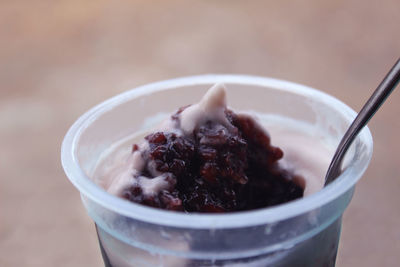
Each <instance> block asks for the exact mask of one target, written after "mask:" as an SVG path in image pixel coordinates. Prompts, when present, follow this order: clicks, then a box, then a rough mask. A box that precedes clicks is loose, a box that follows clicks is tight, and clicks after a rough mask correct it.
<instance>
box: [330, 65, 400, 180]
mask: <svg viewBox="0 0 400 267" xmlns="http://www.w3.org/2000/svg"><path fill="white" fill-rule="evenodd" d="M399 80H400V58H399V59H398V60H397V62H396V64H394V66H393V67H392V69H391V70H390V71H389V73H388V74H387V75H386V77H385V78H384V79H383V81H382V82H381V84H379V86H378V88H376V90H375V91H374V93H373V94H372V96H371V97H370V98H369V99H368V101H367V103H365V105H364V106H363V108H362V109H361V111H360V112H359V113H358V115H357V117H356V118H355V119H354V121H353V123H352V124H351V125H350V127H349V129H348V130H347V131H346V133H345V134H344V136H343V138H342V140H341V141H340V144H339V146H338V148H337V150H336V152H335V155H334V156H333V159H332V161H331V164H330V165H329V168H328V172H327V173H326V176H325V186H326V185H328V184H329V183H331V182H332V181H333V180H334V179H335V178H336V177H337V176H339V174H340V173H341V167H342V161H343V158H344V155H345V154H346V152H347V150H348V148H349V147H350V145H351V143H352V142H353V140H354V139H355V137H356V136H357V134H358V133H359V132H360V131H361V129H362V128H364V126H365V125H366V124H367V123H368V121H369V120H370V119H371V118H372V116H374V114H375V112H376V111H377V110H378V109H379V107H380V106H381V105H382V104H383V102H385V100H386V98H387V97H388V96H389V95H390V93H391V92H392V91H393V90H394V88H395V87H396V85H397V83H398V82H399Z"/></svg>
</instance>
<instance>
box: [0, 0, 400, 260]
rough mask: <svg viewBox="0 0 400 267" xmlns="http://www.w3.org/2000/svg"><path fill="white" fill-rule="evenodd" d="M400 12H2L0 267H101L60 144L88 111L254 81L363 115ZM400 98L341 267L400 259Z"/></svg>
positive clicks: (397, 48)
mask: <svg viewBox="0 0 400 267" xmlns="http://www.w3.org/2000/svg"><path fill="white" fill-rule="evenodd" d="M399 11H400V2H399V1H398V0H382V1H364V0H349V1H344V0H338V1H319V0H310V1H274V2H272V1H235V0H233V1H232V0H231V1H228V0H220V1H174V0H170V1H151V0H147V1H144V0H143V1H126V2H123V1H104V0H99V1H81V0H69V1H66V0H62V1H50V0H42V1H7V0H5V1H1V3H0V40H1V41H0V84H1V90H0V266H6V267H7V266H101V264H102V263H101V258H100V251H99V248H98V245H97V241H96V236H95V230H94V227H93V223H92V222H91V220H90V219H89V217H88V216H87V214H86V212H85V210H84V209H83V207H82V205H81V202H80V198H79V194H78V192H77V190H75V188H74V187H73V186H72V184H70V182H69V181H68V180H67V178H66V177H65V175H64V172H63V170H62V167H61V164H60V145H61V142H62V139H63V136H64V134H65V133H66V131H67V129H68V127H69V126H70V125H71V124H72V123H73V122H74V120H75V119H76V118H77V117H78V116H79V115H80V114H82V113H83V112H85V111H86V110H88V109H89V108H90V107H92V106H93V105H95V104H97V103H99V102H101V101H103V100H105V99H107V98H109V97H111V96H113V95H115V94H118V93H120V92H123V91H124V90H127V89H130V88H133V87H135V86H138V85H142V84H144V83H148V82H153V81H157V80H163V79H168V78H173V77H179V76H187V75H194V74H203V73H246V74H252V75H261V76H270V77H277V78H281V79H286V80H291V81H295V82H299V83H303V84H306V85H309V86H312V87H315V88H318V89H320V90H323V91H325V92H327V93H329V94H332V95H334V96H336V97H338V98H339V99H341V100H343V101H344V102H345V103H347V104H348V105H349V106H351V107H353V108H354V109H355V110H359V109H360V107H361V106H362V104H363V103H364V102H365V100H366V99H367V97H368V96H369V95H370V94H371V92H372V90H373V89H374V88H375V87H376V86H377V85H378V83H379V82H380V80H381V79H382V77H383V76H384V74H385V73H386V72H387V71H388V69H389V68H390V67H391V65H392V64H393V63H394V62H395V60H396V58H397V57H398V56H399V55H400V54H399V52H400V34H399V25H400V16H399ZM399 103H400V88H398V89H397V90H396V91H395V92H394V93H393V94H392V96H391V97H390V98H389V99H388V101H387V102H386V103H385V105H384V106H383V107H382V108H381V110H379V112H378V113H377V114H376V116H375V117H374V118H373V120H372V121H371V122H370V129H371V131H372V133H373V136H374V142H375V144H374V156H373V159H372V162H371V164H370V167H369V169H368V170H367V172H366V174H365V175H364V177H363V179H362V180H361V181H360V182H359V183H358V185H357V189H356V193H355V196H354V198H353V201H352V203H351V204H350V206H349V208H348V209H347V210H346V212H345V214H344V221H343V230H342V237H341V242H340V248H339V256H338V260H337V265H338V266H364V267H366V266H371V267H372V266H398V262H400V253H399V251H400V230H399V224H400V209H399V203H400V178H399V173H400V164H399V163H400V162H399V151H400V142H399V141H398V138H399V134H400V130H399V126H400V120H399V116H400V107H399Z"/></svg>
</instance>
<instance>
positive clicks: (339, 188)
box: [61, 74, 373, 229]
mask: <svg viewBox="0 0 400 267" xmlns="http://www.w3.org/2000/svg"><path fill="white" fill-rule="evenodd" d="M213 83H228V84H229V83H233V84H239V85H256V86H264V87H269V88H273V89H276V90H281V91H286V92H290V93H295V94H301V95H303V96H309V97H311V98H313V99H318V101H320V102H324V103H325V104H327V105H330V106H333V107H335V109H336V110H337V111H338V112H340V113H342V114H343V115H345V117H346V118H347V119H348V121H349V122H351V121H352V120H353V118H354V117H355V116H356V112H355V111H354V110H352V109H351V108H350V107H348V106H347V105H346V104H344V103H343V102H341V101H340V100H338V99H336V98H335V97H333V96H330V95H328V94H326V93H324V92H321V91H318V90H316V89H314V88H311V87H308V86H305V85H301V84H297V83H293V82H289V81H285V80H279V79H275V78H267V77H259V76H250V75H238V74H206V75H197V76H188V77H182V78H175V79H170V80H165V81H160V82H154V83H150V84H146V85H142V86H139V87H136V88H133V89H131V90H128V91H126V92H123V93H121V94H118V95H116V96H114V97H112V98H110V99H108V100H105V101H104V102H102V103H100V104H98V105H96V106H95V107H93V108H91V109H90V110H89V111H87V112H86V113H84V114H83V115H82V116H80V117H79V118H78V119H77V120H76V121H75V122H74V124H73V125H72V126H71V127H70V129H69V130H68V132H67V134H66V135H65V137H64V140H63V142H62V146H61V162H62V166H63V168H64V171H65V173H66V175H67V177H68V179H69V180H70V181H71V183H72V184H73V185H74V186H75V187H76V188H77V189H78V190H79V191H80V193H81V194H82V195H84V196H86V197H87V198H89V199H90V200H92V201H94V202H96V203H97V204H99V205H101V206H103V207H105V208H107V209H109V210H112V211H114V212H116V213H118V214H121V215H124V216H127V217H130V218H133V219H136V220H140V221H144V222H147V223H152V224H156V225H163V226H170V227H179V228H182V227H183V228H193V229H204V228H208V229H210V228H212V229H220V228H238V227H249V226H256V225H262V224H267V223H273V222H277V221H280V220H285V219H289V218H292V217H295V216H298V215H300V214H303V213H307V212H309V211H311V210H313V209H315V208H318V207H321V206H323V205H325V204H327V203H329V202H330V201H332V200H334V199H336V198H338V197H340V196H341V195H342V194H344V193H346V192H347V191H348V190H349V189H350V188H352V187H353V186H354V185H355V183H356V182H357V181H358V180H359V179H360V178H361V176H362V174H363V173H364V172H365V170H366V169H367V167H368V164H369V162H370V160H371V157H372V150H373V141H372V136H371V132H370V130H369V129H368V127H365V128H364V129H363V130H362V131H361V132H360V134H359V135H358V137H357V139H361V140H363V143H364V144H365V146H366V151H367V153H368V155H367V160H365V161H361V159H360V158H357V157H356V156H354V157H353V158H351V159H350V162H351V163H352V164H350V165H349V167H348V168H347V169H346V170H345V171H344V172H343V173H342V174H341V175H340V176H339V177H338V178H337V179H336V180H334V181H333V182H332V183H330V184H329V185H328V186H327V187H324V188H323V189H321V190H320V191H318V192H316V193H314V194H311V195H309V196H307V197H304V198H301V199H298V200H295V201H291V202H288V203H285V204H281V205H277V206H273V207H269V208H263V209H258V210H251V211H240V212H234V213H224V214H211V213H201V214H200V213H190V214H187V213H182V212H174V211H167V210H161V209H156V208H151V207H147V206H144V205H140V204H137V203H132V202H129V201H127V200H124V199H122V198H119V197H117V196H114V195H111V194H109V193H107V192H106V191H105V190H104V189H103V188H101V187H100V186H98V185H96V184H95V183H94V182H93V181H92V180H91V179H90V178H89V177H88V176H87V175H86V174H85V172H84V171H83V170H82V168H81V167H80V166H79V162H78V159H77V155H76V148H77V144H78V142H79V138H80V136H81V134H82V132H83V131H84V130H85V129H86V128H87V127H88V125H90V124H91V123H92V122H93V121H95V120H96V118H97V117H98V116H99V115H101V114H103V113H105V112H107V111H109V110H111V109H112V108H113V107H115V106H117V105H119V104H122V103H125V102H127V101H129V100H131V99H132V98H137V97H140V96H143V95H148V94H151V93H152V92H155V91H162V90H168V89H173V88H175V87H180V86H193V85H203V84H204V85H206V84H213Z"/></svg>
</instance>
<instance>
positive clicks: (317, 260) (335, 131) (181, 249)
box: [61, 75, 372, 267]
mask: <svg viewBox="0 0 400 267" xmlns="http://www.w3.org/2000/svg"><path fill="white" fill-rule="evenodd" d="M217 82H223V83H225V84H226V85H227V88H228V90H229V92H228V103H229V105H230V106H231V107H232V108H233V109H235V110H255V111H257V112H260V113H267V114H279V115H282V116H285V117H288V118H292V119H295V120H298V121H303V122H307V123H310V125H315V127H316V130H318V131H323V132H325V133H326V135H329V138H330V139H332V140H334V141H335V142H337V143H338V142H339V140H340V138H341V136H342V135H343V134H344V132H345V130H346V129H347V127H348V126H349V124H350V123H351V121H352V119H353V118H354V117H355V115H356V113H355V112H354V111H353V110H352V109H351V108H349V107H348V106H346V105H345V104H343V103H342V102H340V101H339V100H337V99H335V98H333V97H331V96H329V95H327V94H325V93H322V92H320V91H317V90H315V89H312V88H309V87H306V86H303V85H299V84H295V83H291V82H286V81H281V80H276V79H270V78H262V77H253V76H243V75H202V76H194V77H186V78H179V79H174V80H168V81H162V82H157V83H152V84H148V85H145V86H141V87H138V88H135V89H133V90H130V91H127V92H125V93H122V94H120V95H118V96H115V97H113V98H111V99H109V100H107V101H105V102H103V103H101V104H99V105H98V106H96V107H94V108H92V109H91V110H90V111H88V112H87V113H85V114H84V115H82V116H81V117H80V118H79V119H78V120H77V121H76V122H75V123H74V124H73V125H72V127H71V128H70V130H69V131H68V133H67V135H66V136H65V139H64V142H63V144H62V152H61V159H62V164H63V167H64V170H65V172H66V174H67V176H68V178H69V179H70V181H71V182H72V183H73V184H74V185H75V186H76V187H77V189H78V190H79V191H80V193H81V196H82V201H83V204H84V206H85V207H86V209H87V211H88V213H89V215H90V216H91V217H92V219H93V220H94V222H95V223H96V225H97V230H98V236H99V241H100V245H101V246H102V249H103V252H104V257H105V263H106V265H107V266H114V267H115V266H117V267H123V266H173V267H179V266H249V267H252V266H257V267H258V266H275V267H276V266H307V267H310V266H334V265H335V259H336V254H337V247H338V242H339V236H340V229H341V217H342V214H343V212H344V210H345V208H346V207H347V205H348V204H349V202H350V200H351V198H352V195H353V192H354V187H355V184H356V182H357V181H358V180H359V179H360V178H361V176H362V174H363V173H364V171H365V170H366V168H367V166H368V164H369V161H370V159H371V155H372V137H371V134H370V131H369V129H368V128H365V129H364V130H363V131H362V132H361V133H360V134H359V136H358V137H357V138H356V140H355V142H354V144H353V145H352V148H351V150H350V151H349V152H348V156H347V160H346V162H347V163H346V169H345V170H344V172H343V173H342V174H341V175H340V177H338V178H337V179H336V180H335V181H334V182H333V183H331V184H330V185H329V186H327V187H326V188H323V189H322V190H320V191H319V192H317V193H314V194H312V195H310V196H307V197H304V198H302V199H299V200H296V201H292V202H289V203H287V204H283V205H278V206H275V207H272V208H266V209H260V210H254V211H245V212H236V213H227V214H185V213H180V212H171V211H164V210H160V209H155V208H150V207H146V206H142V205H139V204H135V203H131V202H128V201H126V200H123V199H121V198H118V197H116V196H113V195H111V194H108V193H107V192H106V191H105V190H103V189H102V188H101V187H99V186H98V185H96V184H95V183H94V182H93V181H92V180H91V179H90V174H91V173H92V172H93V169H94V167H95V166H96V164H97V162H98V160H99V158H100V157H101V155H102V154H103V153H104V151H106V150H107V149H108V148H109V147H110V146H111V145H113V144H114V143H115V142H117V141H119V140H121V139H123V138H126V137H127V136H130V135H132V133H135V132H137V131H139V130H142V129H143V127H148V126H149V125H151V124H153V123H154V121H152V120H151V119H149V118H157V117H160V116H163V115H165V114H167V113H171V112H173V111H175V110H176V109H177V108H178V107H180V106H182V105H186V104H189V103H195V102H197V101H198V100H199V99H200V98H201V96H202V95H203V94H204V92H205V91H206V90H207V89H208V88H209V87H211V86H212V85H213V84H215V83H217ZM317 128H318V129H317ZM272 138H273V137H272Z"/></svg>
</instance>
